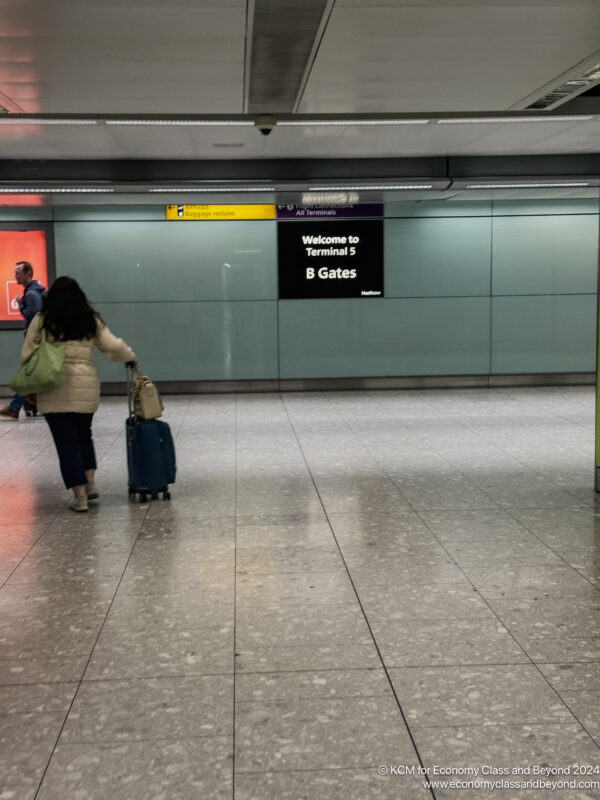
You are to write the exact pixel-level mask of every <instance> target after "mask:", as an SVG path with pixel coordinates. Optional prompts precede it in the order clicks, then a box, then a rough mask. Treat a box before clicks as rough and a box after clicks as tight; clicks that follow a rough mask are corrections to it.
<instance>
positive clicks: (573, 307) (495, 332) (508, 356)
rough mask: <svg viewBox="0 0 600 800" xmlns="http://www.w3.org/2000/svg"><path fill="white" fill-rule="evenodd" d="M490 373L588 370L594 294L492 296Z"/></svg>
mask: <svg viewBox="0 0 600 800" xmlns="http://www.w3.org/2000/svg"><path fill="white" fill-rule="evenodd" d="M492 342H493V349H492V372H493V373H517V374H518V373H527V372H534V373H535V372H594V371H595V369H596V358H595V353H596V295H565V296H559V295H554V296H546V297H496V298H494V300H493V305H492Z"/></svg>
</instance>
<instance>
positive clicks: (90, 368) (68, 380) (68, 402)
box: [21, 314, 135, 414]
mask: <svg viewBox="0 0 600 800" xmlns="http://www.w3.org/2000/svg"><path fill="white" fill-rule="evenodd" d="M41 341H42V318H41V314H36V315H35V317H34V318H33V319H32V320H31V324H30V325H29V328H28V329H27V335H26V336H25V342H24V343H23V349H22V350H21V363H23V362H24V361H26V360H27V359H28V358H29V356H30V355H31V354H32V353H33V351H34V350H35V349H36V348H37V347H39V345H40V342H41ZM50 341H52V338H51V337H50ZM65 344H66V345H67V352H66V353H65V367H64V369H65V381H64V383H63V385H62V386H60V387H59V388H58V389H53V390H52V391H50V392H43V393H42V394H38V396H37V406H38V411H39V412H40V414H49V413H56V412H66V411H75V412H77V413H80V414H93V413H94V411H96V409H97V408H98V404H99V402H100V381H99V380H98V373H97V372H96V367H95V366H94V363H93V359H94V346H96V347H97V348H98V350H100V352H101V353H103V354H104V355H105V356H106V357H107V358H110V360H111V361H134V360H135V353H134V352H133V350H132V349H131V347H128V346H127V345H126V344H125V342H124V341H123V340H122V339H117V337H116V336H113V334H112V333H111V332H110V331H109V329H108V328H107V326H106V325H104V323H102V322H98V330H97V331H96V335H95V336H94V338H93V339H70V340H69V341H67V342H65Z"/></svg>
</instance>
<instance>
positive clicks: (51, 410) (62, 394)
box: [21, 276, 137, 511]
mask: <svg viewBox="0 0 600 800" xmlns="http://www.w3.org/2000/svg"><path fill="white" fill-rule="evenodd" d="M44 330H45V331H47V334H48V336H49V339H50V341H51V342H52V341H54V342H57V343H61V344H65V345H66V352H65V360H64V382H63V383H62V385H61V386H60V387H59V388H58V389H52V390H51V391H48V392H43V393H38V396H37V403H38V410H39V412H40V414H44V415H45V417H46V422H47V423H48V426H49V427H50V431H51V433H52V437H53V439H54V444H55V445H56V451H57V453H58V460H59V463H60V471H61V474H62V477H63V480H64V482H65V486H66V487H67V489H72V490H73V499H72V500H71V502H70V503H69V508H70V509H72V510H73V511H88V510H89V506H88V500H96V499H97V498H98V496H99V493H98V489H97V488H96V484H95V481H94V476H95V472H96V456H95V452H94V442H93V440H92V417H93V415H94V412H95V411H96V409H97V408H98V405H99V402H100V381H99V379H98V373H97V371H96V368H95V367H94V364H93V357H94V347H97V348H98V350H100V352H101V353H102V354H103V355H105V356H106V357H107V358H109V359H111V361H121V362H125V363H128V364H130V365H131V366H136V365H137V361H136V357H135V353H134V352H133V350H132V349H131V348H130V347H129V346H128V345H126V344H125V342H124V341H123V340H122V339H117V337H116V336H113V334H112V333H111V332H110V330H109V329H108V327H107V326H106V324H105V323H104V322H103V320H102V318H101V317H100V315H99V314H98V312H97V311H94V309H93V308H92V307H91V306H90V304H89V303H88V300H87V297H86V296H85V294H84V292H83V290H82V289H81V287H80V286H79V284H78V283H77V281H75V280H73V278H67V277H66V276H63V277H61V278H57V279H56V280H55V281H54V283H53V284H52V286H51V287H50V288H49V289H48V293H47V295H46V298H45V300H44V305H43V307H42V310H41V312H40V313H39V314H37V315H36V316H35V317H34V318H33V320H32V321H31V324H30V325H29V328H28V330H27V335H26V337H25V342H24V344H23V349H22V351H21V362H24V361H26V360H27V359H28V358H29V356H30V355H31V354H32V353H33V351H34V350H36V348H38V347H39V345H40V343H41V341H42V336H43V332H44Z"/></svg>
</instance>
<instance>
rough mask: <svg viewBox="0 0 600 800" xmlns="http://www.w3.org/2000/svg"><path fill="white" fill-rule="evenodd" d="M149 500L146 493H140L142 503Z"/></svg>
mask: <svg viewBox="0 0 600 800" xmlns="http://www.w3.org/2000/svg"><path fill="white" fill-rule="evenodd" d="M147 502H148V498H147V497H146V495H145V494H140V503H147Z"/></svg>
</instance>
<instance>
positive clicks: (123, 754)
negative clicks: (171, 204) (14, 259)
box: [0, 387, 600, 800]
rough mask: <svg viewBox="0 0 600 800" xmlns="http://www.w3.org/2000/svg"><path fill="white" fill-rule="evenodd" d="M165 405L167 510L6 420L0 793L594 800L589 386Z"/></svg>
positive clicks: (44, 435)
mask: <svg viewBox="0 0 600 800" xmlns="http://www.w3.org/2000/svg"><path fill="white" fill-rule="evenodd" d="M166 401H167V414H166V419H167V420H168V421H169V422H170V423H171V426H172V429H173V433H174V435H175V437H176V445H177V455H178V466H179V477H178V481H177V484H176V485H175V487H174V488H173V500H172V502H171V503H165V502H163V501H155V502H152V503H149V504H145V505H141V504H139V503H138V504H135V503H130V502H129V501H128V499H127V493H126V490H125V485H126V468H125V461H124V442H123V435H122V428H123V418H124V412H125V403H124V401H122V400H117V399H115V398H110V399H105V400H104V401H103V403H102V407H101V410H100V412H99V413H98V414H97V417H96V422H95V440H96V446H97V451H98V456H99V459H100V472H99V480H98V483H99V488H100V490H101V493H102V496H101V499H100V502H99V503H98V504H97V507H96V508H94V510H92V511H91V512H90V513H89V514H74V513H73V512H71V511H68V510H67V509H66V499H67V493H66V492H65V491H64V490H63V489H62V488H61V486H60V483H59V479H58V475H57V468H56V461H55V458H56V457H55V454H54V449H53V446H52V445H51V441H50V437H49V434H48V431H47V428H46V425H45V423H44V422H43V421H41V420H24V421H22V422H19V423H14V422H10V421H5V422H2V423H1V424H0V556H1V561H0V585H1V588H0V798H2V800H33V798H37V800H88V798H93V800H107V798H108V799H109V800H159V799H160V800H163V799H164V800H213V798H214V800H221V799H223V800H225V799H226V798H235V800H250V798H254V799H255V800H300V798H306V799H307V800H308V799H309V798H310V800H313V799H316V800H365V799H366V800H370V799H371V798H373V800H383V799H385V800H392V799H393V800H426V799H427V798H431V797H432V796H433V797H437V798H439V800H442V798H457V800H458V798H460V799H461V800H462V799H463V798H464V799H465V800H466V799H467V798H481V797H485V796H489V797H491V798H493V797H502V798H511V799H512V800H515V799H518V800H520V799H521V798H532V799H533V798H535V799H536V800H537V799H538V798H540V799H545V798H549V799H550V798H552V800H559V798H560V800H565V799H567V800H585V798H599V797H600V788H598V789H594V788H582V787H575V788H570V787H562V788H558V789H552V788H549V787H547V786H546V787H540V786H539V781H540V776H539V775H536V774H535V767H536V765H545V766H546V767H556V768H566V767H569V765H573V764H579V765H589V766H590V768H591V770H592V772H593V771H594V770H595V772H596V774H595V775H594V774H591V775H587V776H575V775H573V770H572V769H571V775H568V776H564V775H563V776H559V777H557V776H555V777H554V778H553V780H563V781H564V780H569V781H571V782H572V781H574V780H577V781H579V780H587V781H590V780H596V781H600V774H598V773H600V750H599V745H600V704H599V703H598V700H599V699H600V591H599V589H600V564H599V560H598V552H599V544H600V521H599V518H598V517H597V515H596V509H595V504H596V498H595V494H594V492H593V490H592V481H593V436H594V417H593V410H594V394H593V390H592V389H591V388H589V387H586V388H567V389H553V388H552V389H514V390H512V389H504V390H492V391H479V390H472V391H419V392H416V391H415V392H410V391H406V392H363V393H358V392H357V393H354V392H351V393H342V392H332V393H315V394H303V395H301V394H285V395H281V396H279V395H274V394H273V395H239V396H237V397H236V396H232V395H223V396H194V397H187V396H179V397H167V398H166ZM484 765H485V766H487V772H488V773H490V772H491V773H492V774H491V775H490V774H482V773H479V775H470V776H469V774H467V775H466V777H465V776H464V775H463V776H457V775H453V776H450V777H449V778H448V777H446V778H444V777H442V779H446V780H453V779H454V780H471V781H477V780H484V779H487V780H490V779H496V780H497V779H504V780H511V781H527V780H529V781H535V780H536V779H537V781H538V786H537V788H533V789H518V790H514V789H506V790H503V789H496V790H493V791H492V790H489V789H487V788H481V787H476V786H471V787H469V788H460V789H451V788H438V789H435V790H434V791H433V792H432V791H430V790H429V789H427V788H425V787H424V786H423V776H419V775H418V774H417V773H418V771H419V768H421V771H422V772H423V771H426V770H428V771H429V775H430V776H431V777H436V776H434V768H436V767H437V768H438V770H439V769H447V770H454V771H456V770H462V769H464V768H467V767H469V768H479V769H481V768H482V767H484ZM379 768H381V769H379ZM405 768H408V769H405ZM413 768H414V772H415V774H414V775H413V774H410V773H411V771H412V769H413ZM519 768H525V774H524V775H520V776H519V775H516V773H513V772H512V770H517V769H519ZM527 768H529V770H530V773H529V774H527ZM386 770H388V774H387V775H384V774H379V773H380V772H382V773H383V772H385V771H386ZM494 770H496V773H494ZM498 770H507V771H508V773H504V774H502V773H498ZM402 772H405V773H408V774H404V775H403V774H398V773H402ZM437 779H440V776H437ZM546 780H548V779H547V778H546ZM598 785H599V786H600V784H598Z"/></svg>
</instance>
